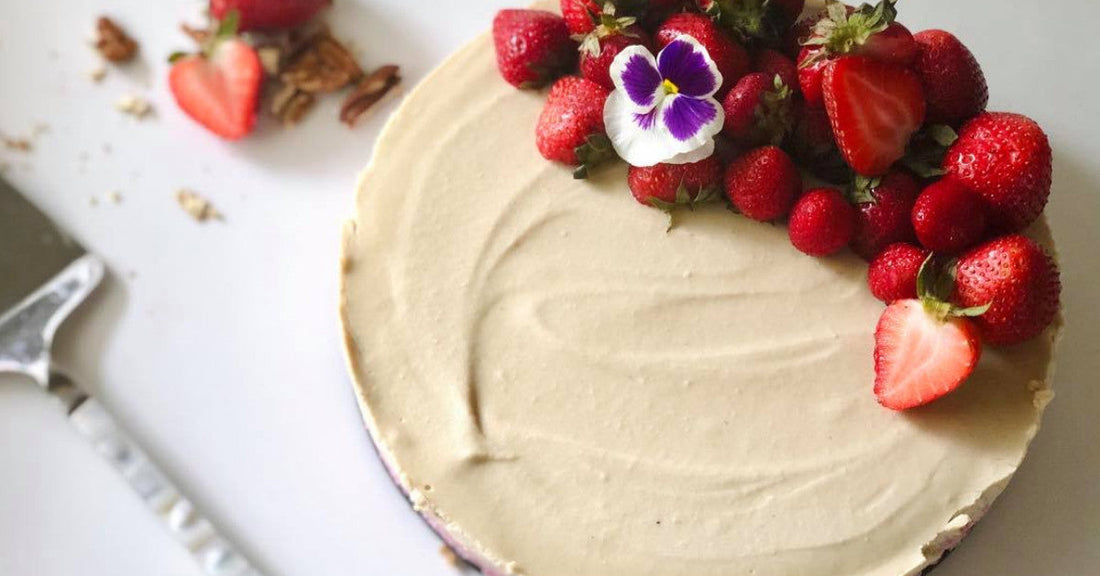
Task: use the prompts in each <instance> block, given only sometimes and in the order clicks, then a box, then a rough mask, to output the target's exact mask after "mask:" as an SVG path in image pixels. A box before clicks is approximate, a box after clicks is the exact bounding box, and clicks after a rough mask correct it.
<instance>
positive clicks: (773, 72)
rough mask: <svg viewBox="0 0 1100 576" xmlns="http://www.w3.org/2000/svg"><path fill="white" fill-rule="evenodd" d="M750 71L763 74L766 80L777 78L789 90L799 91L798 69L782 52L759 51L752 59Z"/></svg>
mask: <svg viewBox="0 0 1100 576" xmlns="http://www.w3.org/2000/svg"><path fill="white" fill-rule="evenodd" d="M752 71H753V72H763V73H764V74H765V75H766V76H767V77H768V78H775V77H776V76H779V78H780V79H781V80H783V84H784V85H786V86H787V87H788V88H790V89H791V90H800V88H799V85H798V67H797V66H795V65H794V61H793V60H791V59H790V58H787V56H785V55H784V54H783V53H782V52H777V51H775V50H771V49H767V48H765V49H764V50H760V51H759V52H757V53H756V56H755V57H753V59H752Z"/></svg>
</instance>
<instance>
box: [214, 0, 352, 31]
mask: <svg viewBox="0 0 1100 576" xmlns="http://www.w3.org/2000/svg"><path fill="white" fill-rule="evenodd" d="M330 5H332V0H210V15H211V16H212V17H214V19H216V20H224V19H226V18H227V17H228V16H229V14H230V13H232V12H234V11H236V12H237V14H238V18H239V21H238V24H237V29H238V30H240V31H241V32H245V31H248V30H257V29H277V28H294V27H295V26H299V25H301V24H304V23H305V22H306V21H307V20H309V19H310V18H313V17H314V16H316V15H317V13H318V12H320V11H321V10H323V9H324V8H326V7H328V6H330Z"/></svg>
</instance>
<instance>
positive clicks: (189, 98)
mask: <svg viewBox="0 0 1100 576" xmlns="http://www.w3.org/2000/svg"><path fill="white" fill-rule="evenodd" d="M233 20H234V19H233V18H232V17H230V19H229V21H228V25H227V26H223V27H222V28H221V30H219V33H218V35H216V36H215V37H214V38H211V39H210V40H208V41H207V42H206V43H205V45H204V47H203V52H202V53H201V54H192V55H185V56H179V57H174V58H173V59H172V67H171V69H170V70H169V71H168V88H169V90H171V92H172V96H173V97H174V98H175V100H176V104H178V105H179V107H180V109H182V110H183V111H184V112H186V113H187V115H188V116H190V117H191V118H192V119H193V120H195V121H196V122H198V123H199V124H202V125H203V126H204V127H205V128H206V129H207V130H210V131H211V132H213V133H214V134H217V135H218V136H221V137H222V138H225V139H226V140H237V139H240V138H243V137H245V136H247V135H248V134H250V133H251V132H252V129H253V128H254V127H255V125H256V108H257V107H258V105H259V102H260V88H261V85H262V83H263V78H264V73H263V67H262V66H261V64H260V57H259V55H258V54H257V53H256V50H254V49H253V48H252V47H251V46H249V45H248V44H247V43H245V42H244V41H243V40H240V39H239V38H237V37H236V35H235V26H234V25H233Z"/></svg>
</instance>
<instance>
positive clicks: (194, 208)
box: [176, 190, 225, 222]
mask: <svg viewBox="0 0 1100 576" xmlns="http://www.w3.org/2000/svg"><path fill="white" fill-rule="evenodd" d="M176 202H178V203H179V205H180V208H183V211H184V212H187V214H188V215H190V216H191V217H192V218H194V219H195V221H197V222H206V221H207V220H225V217H224V216H222V214H221V212H218V210H217V209H216V208H214V205H213V204H211V203H210V201H209V200H207V199H206V198H203V197H202V196H199V195H198V194H196V193H194V192H192V191H190V190H178V191H176Z"/></svg>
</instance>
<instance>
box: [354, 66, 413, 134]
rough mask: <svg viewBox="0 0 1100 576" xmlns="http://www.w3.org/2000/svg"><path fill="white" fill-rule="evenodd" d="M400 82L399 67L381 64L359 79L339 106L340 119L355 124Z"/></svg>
mask: <svg viewBox="0 0 1100 576" xmlns="http://www.w3.org/2000/svg"><path fill="white" fill-rule="evenodd" d="M400 83H401V69H400V68H398V67H397V66H394V65H393V64H389V65H386V66H382V67H380V68H378V69H377V70H375V71H374V72H371V73H370V75H369V76H367V77H366V78H363V79H362V80H360V81H359V84H357V85H356V86H355V90H353V91H352V92H351V94H348V97H347V98H346V99H344V104H343V106H341V107H340V121H341V122H343V123H344V124H347V125H348V126H355V123H356V122H358V121H359V120H360V119H361V118H362V117H363V115H364V114H366V113H367V112H368V111H369V110H370V109H371V108H372V107H373V106H374V105H375V104H377V103H378V102H379V101H381V100H382V98H384V97H385V96H386V95H387V94H389V93H390V92H391V91H392V90H393V89H394V88H396V87H397V85H398V84H400Z"/></svg>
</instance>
